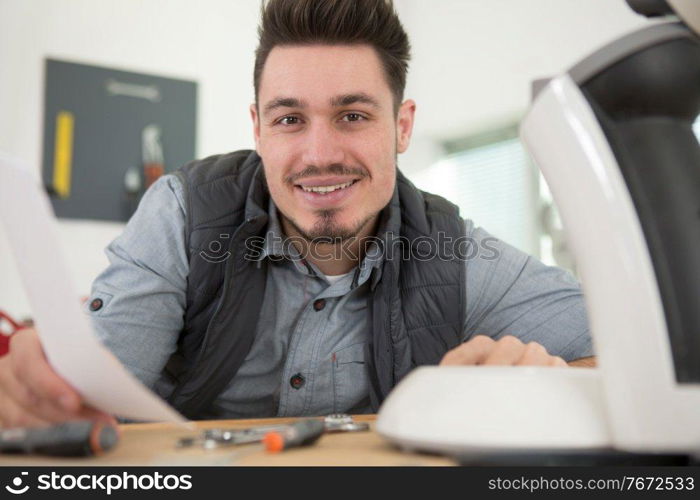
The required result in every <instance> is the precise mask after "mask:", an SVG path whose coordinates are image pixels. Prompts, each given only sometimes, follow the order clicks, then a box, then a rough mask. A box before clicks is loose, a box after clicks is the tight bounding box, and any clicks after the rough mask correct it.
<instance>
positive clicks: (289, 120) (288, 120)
mask: <svg viewBox="0 0 700 500" xmlns="http://www.w3.org/2000/svg"><path fill="white" fill-rule="evenodd" d="M277 123H281V124H282V125H296V124H297V123H299V117H297V116H285V117H283V118H280V119H279V120H278V122H277Z"/></svg>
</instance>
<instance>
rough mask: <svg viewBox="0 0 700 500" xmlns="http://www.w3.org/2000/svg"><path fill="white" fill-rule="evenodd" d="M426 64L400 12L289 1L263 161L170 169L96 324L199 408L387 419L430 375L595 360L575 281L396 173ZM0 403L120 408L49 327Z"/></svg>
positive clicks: (112, 270)
mask: <svg viewBox="0 0 700 500" xmlns="http://www.w3.org/2000/svg"><path fill="white" fill-rule="evenodd" d="M408 61H409V42H408V38H407V36H406V33H405V32H404V30H403V28H402V26H401V24H400V21H399V19H398V17H397V16H396V14H395V12H394V9H393V6H392V4H391V2H390V1H387V0H335V1H331V0H270V1H269V2H267V3H266V5H265V7H264V11H263V16H262V23H261V28H260V44H259V47H258V50H257V52H256V63H255V71H254V84H255V97H256V102H255V103H254V104H253V105H251V108H250V114H251V118H252V122H253V132H254V136H255V144H256V151H255V152H253V151H238V152H234V153H230V154H226V155H220V156H215V157H210V158H207V159H205V160H202V161H198V162H194V163H192V164H189V165H187V166H185V167H183V168H182V169H180V170H179V171H178V172H177V173H176V174H175V175H166V176H164V177H163V178H162V179H161V180H159V181H158V182H157V183H156V184H155V185H154V186H153V187H152V188H151V189H150V190H149V191H148V193H146V195H145V196H144V198H143V200H142V202H141V204H140V206H139V209H138V211H137V212H136V214H135V215H134V216H133V218H132V219H131V221H130V222H129V224H128V225H127V227H126V229H125V231H124V233H123V234H122V235H121V236H120V237H119V238H117V239H116V240H115V241H114V242H112V243H111V244H110V246H109V247H108V248H107V254H108V256H109V259H110V266H109V267H108V268H107V269H106V270H105V271H104V272H103V273H102V274H101V275H100V276H99V277H98V278H97V280H96V281H95V283H94V285H93V292H92V296H91V300H90V301H89V310H90V314H91V315H92V318H93V322H94V325H95V328H96V330H97V332H98V334H99V335H100V337H101V338H102V339H103V341H104V342H105V343H106V345H107V346H108V347H109V348H110V349H111V350H112V351H113V352H114V353H115V354H116V355H117V356H118V357H119V358H120V359H121V361H122V362H123V363H124V364H125V365H126V366H127V367H129V369H130V370H132V371H133V372H134V373H135V374H136V375H137V376H138V377H139V378H140V379H141V380H142V381H143V382H144V383H145V384H147V385H148V386H150V387H153V388H155V390H156V391H157V392H159V393H160V394H161V395H162V396H163V397H164V398H166V399H168V400H169V401H170V402H171V403H172V404H173V405H174V406H175V407H176V408H178V409H179V410H180V411H182V412H183V413H184V414H185V415H186V416H188V417H190V418H237V417H267V416H291V415H319V414H326V413H331V412H355V413H359V412H371V411H376V410H377V408H378V406H379V405H380V404H381V402H382V400H383V399H384V398H385V397H386V395H387V394H388V393H389V391H390V390H391V389H392V387H394V386H395V385H396V384H397V383H398V382H399V381H400V380H401V378H402V377H403V376H405V375H406V374H407V373H408V372H409V371H410V370H411V369H412V368H414V367H415V366H417V365H422V364H438V363H440V364H445V365H447V364H466V365H543V366H566V362H565V361H564V360H566V361H569V362H571V364H576V363H578V364H583V365H586V364H590V363H591V361H590V360H591V356H592V347H591V340H590V336H589V334H588V326H587V323H586V314H585V309H584V303H583V299H582V296H581V293H580V290H579V287H578V284H577V283H576V282H575V281H574V280H573V279H572V278H571V276H570V275H569V274H568V273H566V272H564V271H562V270H559V269H556V268H550V267H546V266H544V265H543V264H541V263H540V262H538V261H536V260H535V259H533V258H531V257H529V256H527V255H524V254H523V253H521V252H519V251H518V250H516V249H514V248H512V247H510V246H508V245H507V244H505V243H503V242H500V241H498V240H496V239H495V238H491V237H489V235H488V234H487V233H486V232H485V231H484V230H482V229H480V228H476V227H475V226H474V224H473V223H472V222H471V221H469V220H466V221H465V220H464V219H462V218H460V217H459V215H458V213H457V210H456V207H455V206H454V205H452V204H451V203H449V202H448V201H446V200H444V199H442V198H440V197H437V196H434V195H430V194H427V193H422V192H420V191H418V190H417V189H416V188H415V187H414V186H413V185H412V184H411V183H410V182H408V181H407V180H406V179H405V178H404V177H403V176H402V175H401V174H400V172H399V171H398V170H397V155H398V154H399V153H402V152H404V151H405V150H406V149H407V148H408V146H409V141H410V137H411V131H412V129H413V122H414V114H415V109H416V105H415V103H414V102H413V101H411V100H404V99H403V91H404V86H405V81H406V72H407V66H408ZM445 242H447V245H446V246H445V245H444V243H445ZM397 243H399V244H398V245H397ZM464 243H467V245H466V247H467V248H469V249H470V250H468V251H466V252H465V251H464V248H465V245H463V244H464ZM460 245H461V246H460ZM445 248H446V249H447V250H446V251H443V250H442V249H445ZM460 248H461V249H462V250H459V249H460ZM472 250H475V251H472ZM576 360H578V361H576ZM0 399H1V401H0V418H2V420H3V422H4V424H5V425H34V424H41V423H45V422H49V421H60V420H64V419H67V418H75V417H76V416H81V417H87V418H108V416H105V415H102V414H101V413H99V412H96V411H95V410H93V409H90V408H86V407H85V406H84V405H83V404H82V402H81V400H80V397H79V395H78V394H77V393H76V392H75V391H74V390H73V389H72V388H70V387H69V386H68V385H67V384H66V383H65V382H64V381H63V380H62V379H60V377H59V376H58V375H57V374H55V373H54V372H53V371H52V370H51V368H50V366H49V365H48V364H47V362H46V360H45V359H44V357H43V354H42V351H41V348H40V345H39V343H38V341H37V338H36V333H35V332H32V331H24V332H22V333H20V334H18V335H17V336H16V337H15V338H14V339H13V341H12V349H11V353H10V355H9V356H7V357H6V358H4V359H2V360H0Z"/></svg>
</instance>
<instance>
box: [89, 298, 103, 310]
mask: <svg viewBox="0 0 700 500" xmlns="http://www.w3.org/2000/svg"><path fill="white" fill-rule="evenodd" d="M100 309H102V299H94V300H93V301H92V302H90V310H91V311H93V312H94V311H99V310H100Z"/></svg>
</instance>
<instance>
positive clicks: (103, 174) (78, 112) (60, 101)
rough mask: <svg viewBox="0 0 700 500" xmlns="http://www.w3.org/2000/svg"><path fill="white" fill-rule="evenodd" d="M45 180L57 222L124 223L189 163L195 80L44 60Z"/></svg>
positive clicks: (194, 134)
mask: <svg viewBox="0 0 700 500" xmlns="http://www.w3.org/2000/svg"><path fill="white" fill-rule="evenodd" d="M44 97H45V99H44V146H43V147H44V149H43V179H44V184H45V186H46V189H47V191H48V192H49V193H50V195H51V200H52V204H53V208H54V211H55V213H56V216H57V217H62V218H70V219H92V220H104V221H126V220H128V219H129V217H130V216H131V214H132V213H133V212H134V210H135V209H136V206H137V205H138V201H139V199H140V198H141V196H142V195H143V193H144V192H145V190H146V189H147V188H148V187H149V186H150V185H151V184H152V183H153V182H155V181H156V180H157V178H158V177H160V176H161V175H163V174H164V173H166V172H170V171H172V170H175V169H177V168H178V167H180V166H181V165H184V164H185V163H187V162H189V161H192V160H193V159H194V156H195V136H196V111H197V84H196V82H193V81H186V80H178V79H174V78H164V77H160V76H153V75H146V74H141V73H133V72H128V71H120V70H114V69H109V68H103V67H97V66H89V65H85V64H75V63H71V62H64V61H58V60H53V59H47V60H46V77H45V95H44Z"/></svg>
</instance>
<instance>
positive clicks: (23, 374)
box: [0, 329, 116, 428]
mask: <svg viewBox="0 0 700 500" xmlns="http://www.w3.org/2000/svg"><path fill="white" fill-rule="evenodd" d="M66 420H101V421H105V422H109V423H111V424H116V421H115V419H114V417H112V416H110V415H107V414H106V413H103V412H100V411H97V410H95V409H93V408H89V407H87V406H86V405H84V404H83V401H82V400H81V398H80V395H79V394H78V393H77V392H76V390H75V389H73V388H72V387H71V386H70V385H68V383H67V382H66V381H65V380H63V379H62V378H61V377H60V376H59V375H58V374H57V373H56V372H55V371H54V370H53V368H51V366H50V365H49V363H48V361H47V360H46V357H45V356H44V351H43V350H42V348H41V344H40V342H39V337H38V335H37V333H36V331H35V330H33V329H26V330H21V331H19V332H17V333H15V334H14V335H13V336H12V337H11V341H10V352H9V353H8V354H7V355H5V356H3V357H1V358H0V427H5V428H8V427H35V426H42V425H49V424H51V423H57V422H64V421H66Z"/></svg>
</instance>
